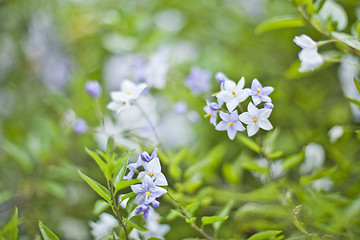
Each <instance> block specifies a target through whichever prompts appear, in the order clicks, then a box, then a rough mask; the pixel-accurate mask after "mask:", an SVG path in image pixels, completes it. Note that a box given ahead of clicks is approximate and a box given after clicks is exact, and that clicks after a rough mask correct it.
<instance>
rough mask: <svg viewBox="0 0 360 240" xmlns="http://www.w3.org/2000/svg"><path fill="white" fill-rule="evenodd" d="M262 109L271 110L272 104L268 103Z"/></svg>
mask: <svg viewBox="0 0 360 240" xmlns="http://www.w3.org/2000/svg"><path fill="white" fill-rule="evenodd" d="M264 108H268V109H273V108H274V104H272V103H271V102H270V103H265V104H264Z"/></svg>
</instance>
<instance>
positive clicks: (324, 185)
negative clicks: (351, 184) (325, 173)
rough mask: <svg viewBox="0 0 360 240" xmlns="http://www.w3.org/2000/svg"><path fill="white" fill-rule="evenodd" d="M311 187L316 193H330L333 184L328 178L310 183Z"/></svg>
mask: <svg viewBox="0 0 360 240" xmlns="http://www.w3.org/2000/svg"><path fill="white" fill-rule="evenodd" d="M311 183H312V187H313V188H314V189H315V190H317V191H330V190H331V188H332V187H333V185H334V183H333V182H332V181H331V180H330V179H329V178H320V179H316V180H314V181H312V182H311Z"/></svg>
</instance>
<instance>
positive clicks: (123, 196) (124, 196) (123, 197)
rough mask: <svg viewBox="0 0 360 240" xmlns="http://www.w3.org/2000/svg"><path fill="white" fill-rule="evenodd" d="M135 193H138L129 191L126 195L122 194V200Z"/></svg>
mask: <svg viewBox="0 0 360 240" xmlns="http://www.w3.org/2000/svg"><path fill="white" fill-rule="evenodd" d="M135 195H136V193H134V192H129V193H127V194H124V195H122V196H121V201H124V200H125V199H127V198H131V197H134V196H135Z"/></svg>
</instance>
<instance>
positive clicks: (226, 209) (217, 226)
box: [213, 199, 235, 234]
mask: <svg viewBox="0 0 360 240" xmlns="http://www.w3.org/2000/svg"><path fill="white" fill-rule="evenodd" d="M234 203H235V201H234V199H230V200H229V202H228V203H227V204H226V206H225V207H224V208H223V209H221V210H220V211H219V212H218V213H217V214H216V216H219V217H226V216H228V215H229V212H230V210H231V208H232V207H233V206H234ZM222 223H223V222H222V221H220V222H215V223H213V227H214V230H215V233H216V234H217V233H218V232H219V229H220V227H221V225H222Z"/></svg>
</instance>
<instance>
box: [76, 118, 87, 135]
mask: <svg viewBox="0 0 360 240" xmlns="http://www.w3.org/2000/svg"><path fill="white" fill-rule="evenodd" d="M73 129H74V132H75V133H77V134H84V133H86V131H87V129H88V126H87V124H86V122H85V120H84V119H82V118H78V119H76V121H75V123H74V125H73Z"/></svg>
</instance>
